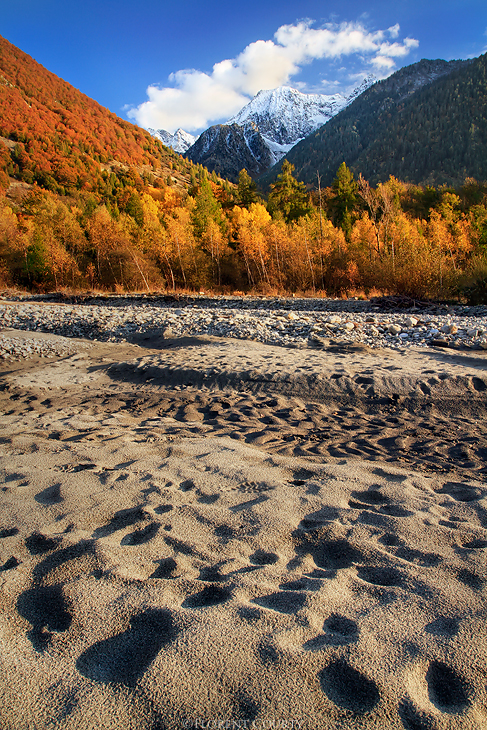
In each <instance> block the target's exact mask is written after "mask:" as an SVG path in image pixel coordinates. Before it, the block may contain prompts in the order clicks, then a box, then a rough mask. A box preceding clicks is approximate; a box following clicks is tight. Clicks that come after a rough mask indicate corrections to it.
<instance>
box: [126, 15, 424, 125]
mask: <svg viewBox="0 0 487 730" xmlns="http://www.w3.org/2000/svg"><path fill="white" fill-rule="evenodd" d="M399 31H400V28H399V25H397V24H396V25H394V26H392V27H390V28H388V29H387V30H377V31H369V30H367V29H366V28H365V27H364V26H363V25H362V24H360V23H340V24H336V23H329V24H327V25H326V26H324V27H323V28H313V27H312V21H301V22H299V23H296V24H295V25H283V26H281V27H280V28H279V29H278V30H277V32H276V33H275V35H274V40H267V41H263V40H258V41H255V42H254V43H250V44H249V45H248V46H247V47H246V48H245V49H244V50H243V51H242V53H240V54H239V55H238V56H237V57H236V58H233V59H226V60H224V61H220V62H219V63H216V64H215V65H214V66H213V69H212V71H211V73H204V72H202V71H198V70H195V69H186V70H182V71H177V72H176V73H173V74H171V75H170V77H169V82H170V84H171V86H167V87H164V88H159V87H158V86H149V87H148V89H147V96H148V101H145V102H144V103H143V104H141V105H140V106H138V107H136V108H134V109H131V110H130V111H129V116H130V117H131V118H132V119H134V120H135V121H136V122H137V124H140V126H142V127H153V128H155V129H166V130H167V131H169V132H174V131H175V130H176V129H177V128H178V127H183V128H184V129H186V130H187V131H190V132H191V131H197V130H200V129H204V128H206V127H208V126H209V125H210V124H212V123H215V122H216V121H218V120H221V119H228V118H229V117H231V116H233V115H234V114H236V113H237V112H238V111H239V110H240V109H241V108H242V107H243V106H244V104H246V103H247V102H248V101H249V100H250V99H251V98H252V97H253V96H254V95H255V94H256V93H257V92H258V91H260V90H261V89H273V88H276V87H277V86H281V85H283V84H286V83H289V81H290V79H291V78H292V77H293V76H295V75H296V74H298V73H299V71H300V70H301V69H302V67H303V66H305V65H307V64H310V63H312V62H313V61H315V60H320V59H330V60H333V59H342V58H343V57H345V56H348V57H350V56H359V57H360V58H361V59H363V60H364V61H366V62H367V63H369V64H371V65H372V66H373V67H374V69H379V70H382V71H388V72H389V73H390V72H391V71H392V70H393V69H394V67H395V60H394V59H396V58H404V56H406V55H407V54H408V53H409V52H410V51H411V49H412V48H416V47H417V46H418V41H417V40H415V39H414V38H405V39H404V40H402V41H401V40H397V39H398V38H399ZM391 41H393V42H391Z"/></svg>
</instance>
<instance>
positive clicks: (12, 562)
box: [0, 555, 20, 573]
mask: <svg viewBox="0 0 487 730" xmlns="http://www.w3.org/2000/svg"><path fill="white" fill-rule="evenodd" d="M18 565H20V561H19V560H18V559H17V558H16V557H15V555H11V556H10V558H8V559H7V560H6V561H5V562H4V564H3V565H0V573H3V572H4V571H6V570H13V569H14V568H16V567H17V566H18Z"/></svg>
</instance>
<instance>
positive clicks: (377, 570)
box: [357, 565, 405, 587]
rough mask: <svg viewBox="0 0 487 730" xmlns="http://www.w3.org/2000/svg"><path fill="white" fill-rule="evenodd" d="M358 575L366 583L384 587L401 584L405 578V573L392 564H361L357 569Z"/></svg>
mask: <svg viewBox="0 0 487 730" xmlns="http://www.w3.org/2000/svg"><path fill="white" fill-rule="evenodd" d="M357 575H358V577H359V578H361V579H362V580H363V581H365V582H366V583H371V584H372V585H375V586H383V587H387V586H401V585H403V583H404V580H405V576H404V575H403V573H401V572H400V571H399V570H397V568H393V567H391V566H376V565H367V566H361V567H360V568H358V570H357Z"/></svg>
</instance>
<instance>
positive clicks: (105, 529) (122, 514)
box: [93, 507, 148, 538]
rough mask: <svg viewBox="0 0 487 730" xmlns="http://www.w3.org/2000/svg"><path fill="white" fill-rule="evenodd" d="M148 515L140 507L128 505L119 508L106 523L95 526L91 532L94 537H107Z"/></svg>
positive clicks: (144, 518)
mask: <svg viewBox="0 0 487 730" xmlns="http://www.w3.org/2000/svg"><path fill="white" fill-rule="evenodd" d="M147 518H148V515H147V513H146V512H144V510H143V509H142V507H129V508H128V509H121V510H119V511H118V512H115V514H114V515H113V517H112V519H111V520H110V522H109V523H108V524H107V525H103V526H102V527H97V528H96V530H94V532H93V537H94V538H99V537H107V536H108V535H112V534H113V533H114V532H117V531H118V530H123V529H124V528H125V527H130V526H131V525H135V524H136V523H137V522H142V521H143V520H146V519H147Z"/></svg>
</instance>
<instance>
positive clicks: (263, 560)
mask: <svg viewBox="0 0 487 730" xmlns="http://www.w3.org/2000/svg"><path fill="white" fill-rule="evenodd" d="M249 560H250V562H251V563H254V565H274V563H277V561H278V560H279V555H276V553H267V552H266V551H265V550H256V551H255V553H253V554H252V555H251V556H250V557H249Z"/></svg>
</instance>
